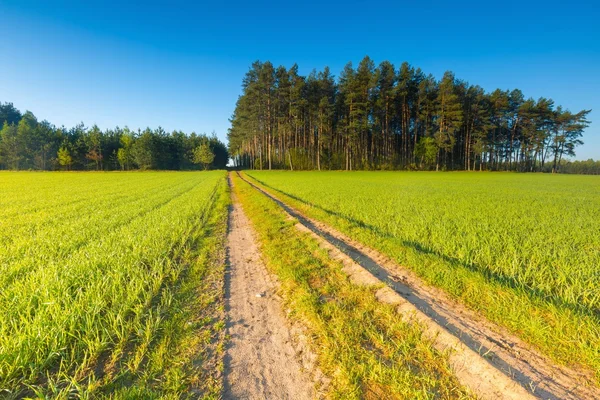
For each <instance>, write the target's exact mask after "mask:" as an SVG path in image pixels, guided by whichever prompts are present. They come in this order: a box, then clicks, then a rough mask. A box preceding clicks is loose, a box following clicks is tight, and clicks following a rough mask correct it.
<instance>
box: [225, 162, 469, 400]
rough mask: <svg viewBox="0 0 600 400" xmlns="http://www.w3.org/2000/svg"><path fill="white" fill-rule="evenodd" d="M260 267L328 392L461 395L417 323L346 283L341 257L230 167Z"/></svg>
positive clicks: (345, 396) (373, 395)
mask: <svg viewBox="0 0 600 400" xmlns="http://www.w3.org/2000/svg"><path fill="white" fill-rule="evenodd" d="M232 177H233V180H234V183H235V184H234V191H235V193H236V195H237V197H238V198H239V200H240V202H241V204H242V207H243V209H244V211H245V213H246V214H247V215H248V217H249V218H250V220H251V222H252V224H253V226H254V228H255V230H256V232H257V235H258V239H259V242H260V247H261V251H262V254H263V257H264V259H265V262H266V264H267V267H268V268H269V270H270V271H271V272H273V273H275V274H276V275H277V277H278V279H279V281H280V282H281V291H282V296H283V298H284V302H285V304H286V307H288V308H289V309H290V310H291V316H292V318H295V319H298V320H300V321H301V322H302V324H303V325H305V326H306V327H307V328H308V330H309V332H310V334H311V347H312V348H313V351H315V352H316V353H317V355H318V358H319V366H320V368H321V369H322V370H323V372H324V373H325V374H326V375H327V376H329V377H331V379H332V380H331V384H330V385H329V386H328V391H329V393H328V397H330V398H335V399H387V398H410V399H422V398H468V397H470V396H469V394H468V391H467V390H466V389H465V388H463V387H461V385H460V384H459V382H458V381H457V379H456V378H455V377H454V375H453V374H452V371H451V369H450V367H449V365H448V362H447V357H446V355H444V354H441V353H439V352H438V351H436V350H435V349H433V347H432V345H431V342H430V341H429V340H427V339H426V338H424V337H423V335H422V330H421V328H420V327H419V326H416V325H411V324H409V323H407V322H405V321H403V320H402V318H401V317H400V316H399V315H398V314H397V312H396V311H395V309H394V307H392V306H389V305H385V304H382V303H380V302H378V301H377V299H376V298H375V293H374V292H375V290H374V288H368V287H361V286H358V285H355V284H352V283H350V281H349V278H348V277H347V276H346V275H345V274H344V273H343V272H342V270H341V268H342V266H341V264H340V263H339V262H337V261H334V260H332V259H331V258H330V257H329V256H328V254H327V252H326V251H325V250H323V249H321V248H320V247H319V245H318V243H317V242H316V240H314V239H313V238H311V237H310V236H309V235H308V234H306V233H302V232H300V231H298V230H297V229H296V228H295V226H294V225H295V222H294V221H291V220H289V219H286V214H285V213H284V212H283V210H281V209H280V208H279V206H277V204H275V203H274V202H273V201H272V200H270V199H268V198H267V197H266V196H264V195H263V194H261V193H259V192H258V191H256V190H255V189H253V188H252V187H251V186H250V185H248V184H247V183H246V182H243V181H242V180H241V179H239V178H238V177H236V176H234V175H233V174H232Z"/></svg>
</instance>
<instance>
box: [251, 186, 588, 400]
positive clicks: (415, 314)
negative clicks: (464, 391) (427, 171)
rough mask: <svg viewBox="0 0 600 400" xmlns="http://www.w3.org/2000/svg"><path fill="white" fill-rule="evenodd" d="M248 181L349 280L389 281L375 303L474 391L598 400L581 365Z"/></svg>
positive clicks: (481, 394)
mask: <svg viewBox="0 0 600 400" xmlns="http://www.w3.org/2000/svg"><path fill="white" fill-rule="evenodd" d="M249 183H250V184H251V185H253V186H254V187H255V188H257V189H258V190H260V191H262V192H263V193H265V194H266V195H267V196H269V197H271V198H273V199H274V200H275V201H276V202H277V203H278V204H279V205H280V206H281V207H282V208H283V209H284V210H285V211H286V212H287V213H288V214H289V215H290V216H291V217H293V218H295V219H296V220H298V221H299V223H298V224H297V227H298V228H299V229H302V230H305V231H308V232H310V233H312V234H313V236H314V237H315V238H317V239H318V240H319V241H320V243H321V246H322V247H324V248H326V249H327V250H328V251H329V253H330V255H331V256H332V257H334V258H336V259H338V260H340V261H341V262H342V264H343V265H344V271H345V272H346V273H347V274H348V275H349V276H350V277H351V278H352V279H353V280H354V281H355V282H357V283H360V284H365V285H376V284H380V283H381V282H384V283H385V284H386V285H387V286H386V287H384V288H382V289H381V290H380V291H379V292H378V297H379V299H380V301H382V302H386V303H391V304H395V305H397V306H398V312H399V313H400V314H402V315H403V316H405V317H406V318H409V319H414V320H416V321H418V322H419V323H421V324H422V326H424V328H425V334H426V336H428V337H430V338H432V339H433V340H434V343H435V346H436V347H437V348H439V349H440V350H442V351H445V350H450V351H451V353H450V359H449V362H450V364H451V367H452V368H453V370H454V372H455V374H456V376H457V378H458V379H459V380H460V381H461V383H462V384H463V385H465V386H467V387H469V388H470V389H471V390H472V391H473V392H474V393H475V394H477V395H478V397H481V398H489V399H497V398H512V399H521V398H523V399H525V398H531V397H538V398H543V399H600V390H598V388H597V387H596V386H594V385H593V383H592V380H593V378H592V376H591V375H590V374H589V373H588V372H587V371H579V370H574V369H571V368H567V367H564V366H559V365H556V364H555V363H553V362H552V361H551V360H549V359H548V358H547V357H545V356H543V355H541V354H540V353H539V352H537V351H536V350H535V349H533V348H531V346H528V345H527V344H526V343H524V342H523V341H522V340H520V339H519V338H517V337H516V336H514V335H512V334H510V333H509V332H507V331H506V330H505V329H503V328H502V327H499V326H497V325H495V324H492V323H490V322H489V321H487V320H486V319H484V318H483V317H482V316H480V315H478V314H477V313H475V312H473V311H471V310H469V309H467V308H465V307H464V306H462V305H461V304H458V303H457V302H456V301H454V300H452V299H450V298H449V297H448V296H447V295H446V294H445V293H444V292H443V291H441V290H439V289H436V288H432V287H430V286H428V285H426V284H424V283H423V282H422V281H421V280H420V279H419V278H418V277H417V276H416V275H415V274H414V273H412V271H410V270H408V269H407V268H404V267H402V266H400V265H397V264H396V263H395V262H393V261H392V260H390V259H389V258H387V257H385V256H384V255H382V254H381V253H379V252H377V251H375V250H373V249H370V248H368V247H366V246H363V245H362V244H360V243H358V242H356V241H354V240H352V239H350V238H348V237H347V236H345V235H343V234H342V233H340V232H339V231H337V230H335V229H333V228H331V227H330V226H328V225H326V224H323V223H322V222H319V221H316V220H313V219H310V218H308V217H306V216H305V215H303V214H301V213H300V212H298V210H296V209H294V208H293V207H291V206H289V205H288V204H286V203H284V202H282V201H281V199H280V198H279V197H277V196H276V195H275V194H273V193H272V192H271V191H269V190H266V189H264V188H262V187H258V186H256V185H255V184H254V183H253V182H249Z"/></svg>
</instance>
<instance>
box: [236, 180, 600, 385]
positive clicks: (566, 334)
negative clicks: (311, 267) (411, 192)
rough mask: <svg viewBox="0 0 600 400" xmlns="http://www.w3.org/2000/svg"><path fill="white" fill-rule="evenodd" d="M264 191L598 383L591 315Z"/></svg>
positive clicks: (599, 356)
mask: <svg viewBox="0 0 600 400" xmlns="http://www.w3.org/2000/svg"><path fill="white" fill-rule="evenodd" d="M245 176H248V175H245ZM250 179H251V180H252V181H253V182H254V183H255V184H258V185H259V186H262V187H265V184H264V183H262V182H261V181H259V180H257V179H256V178H254V177H252V176H250ZM266 189H267V190H270V191H272V192H273V193H274V194H276V195H277V196H278V197H279V198H280V199H281V200H283V201H285V202H286V203H288V204H290V205H291V206H293V207H294V208H296V209H297V210H299V211H300V212H302V213H304V214H305V215H307V216H309V217H311V218H314V219H316V220H320V221H323V222H325V223H328V224H330V225H331V226H333V227H335V228H336V229H338V230H340V231H341V232H343V233H344V234H346V235H348V236H349V237H351V238H353V239H355V240H357V241H359V242H361V243H363V244H365V245H367V246H371V247H372V248H374V249H376V250H378V251H380V252H382V253H383V254H386V255H387V256H389V257H390V258H391V259H393V260H395V261H396V262H398V263H399V264H401V265H405V266H407V267H409V268H411V269H412V270H414V271H415V272H416V273H417V274H418V275H419V276H420V277H421V278H423V279H424V281H425V282H427V283H428V284H431V285H433V286H437V287H440V288H442V289H444V290H445V291H446V292H447V293H449V294H450V295H451V296H452V297H454V298H456V299H458V300H460V301H461V302H463V303H464V304H465V305H467V306H468V307H470V308H471V309H473V310H476V311H478V312H480V313H481V314H483V315H484V316H485V317H487V318H488V319H489V320H491V321H493V322H496V323H498V324H500V325H503V326H505V327H507V328H508V329H509V330H510V331H512V332H514V333H515V334H517V335H518V336H520V337H521V338H522V339H523V340H525V341H527V342H529V343H531V344H533V345H534V346H536V347H537V348H539V349H540V350H541V352H543V353H545V354H546V355H548V356H550V357H551V358H552V359H554V360H555V361H558V362H559V363H563V364H567V365H571V366H580V365H583V366H584V367H585V368H590V369H591V370H592V371H593V372H594V373H595V380H596V384H600V328H599V326H600V325H599V324H598V321H599V319H598V315H597V314H596V313H594V312H593V311H583V310H579V309H576V308H573V307H568V306H564V305H561V304H560V303H557V302H554V301H552V299H547V298H543V297H540V296H538V295H536V294H534V293H531V291H528V290H526V289H525V288H522V287H510V286H507V285H505V284H504V283H503V282H497V281H495V280H493V279H490V277H489V276H488V275H486V274H485V273H482V272H481V271H473V270H471V269H469V268H467V267H465V266H463V265H462V264H461V263H460V262H458V261H454V260H448V259H445V258H444V257H440V256H439V255H437V254H435V253H433V252H422V251H418V250H415V249H414V248H411V247H410V246H404V245H403V244H402V242H401V241H400V240H395V239H394V238H390V237H385V238H382V237H381V235H380V234H379V233H377V232H374V231H372V230H370V229H369V227H366V226H363V225H361V224H360V223H358V222H355V221H352V220H350V219H347V218H344V217H342V216H338V215H334V214H332V213H331V212H327V211H326V210H323V209H321V208H319V207H317V206H314V205H312V204H311V203H310V202H308V201H307V200H306V199H300V198H294V197H293V196H292V195H288V193H285V192H282V191H279V190H277V189H276V188H273V187H271V186H268V187H266Z"/></svg>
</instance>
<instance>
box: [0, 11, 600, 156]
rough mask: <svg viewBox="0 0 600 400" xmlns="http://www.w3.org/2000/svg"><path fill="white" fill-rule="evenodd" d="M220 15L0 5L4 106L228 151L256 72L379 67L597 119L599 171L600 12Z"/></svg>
mask: <svg viewBox="0 0 600 400" xmlns="http://www.w3.org/2000/svg"><path fill="white" fill-rule="evenodd" d="M142 3H143V5H142ZM217 3H218V2H217V1H213V2H210V3H207V4H202V3H201V2H183V1H169V2H167V1H160V2H159V1H151V0H149V1H146V2H127V1H112V0H105V1H97V0H89V1H61V0H56V1H52V2H49V1H33V0H0V21H1V23H0V101H10V102H13V103H14V104H15V106H16V107H17V108H19V109H21V110H22V111H24V110H31V111H33V112H34V113H35V114H36V116H38V118H40V119H47V120H49V121H50V122H52V123H54V124H56V125H65V126H68V127H70V126H73V125H74V124H76V123H78V122H80V121H83V122H85V123H86V125H88V126H90V125H92V124H94V123H97V124H98V125H99V126H100V127H101V128H109V127H114V126H116V125H119V126H125V125H128V126H129V127H130V128H138V127H141V128H144V127H146V126H150V127H157V126H159V125H160V126H162V127H163V128H165V129H167V130H173V129H181V130H184V131H186V132H191V131H196V132H207V133H210V132H211V131H215V132H216V133H217V135H218V136H219V137H221V138H222V139H223V140H224V139H225V137H226V136H225V135H226V132H227V128H228V127H229V122H228V118H229V117H230V115H231V113H232V112H233V109H234V106H235V101H236V99H237V96H238V95H239V94H240V90H241V88H240V84H241V80H242V77H243V75H244V73H245V72H246V71H247V70H248V67H249V66H250V64H251V63H252V62H253V61H255V60H257V59H260V60H263V61H265V60H270V61H271V62H273V63H274V64H276V65H279V64H283V65H285V66H288V67H289V66H291V65H292V64H293V63H294V62H296V63H298V64H299V67H300V72H301V73H305V74H308V73H309V72H310V70H312V69H313V68H316V69H322V68H323V67H324V66H326V65H328V66H330V67H331V69H332V72H333V73H334V74H338V73H339V72H340V71H341V70H342V68H343V66H344V64H345V63H346V62H348V61H352V62H354V63H355V65H356V64H357V63H358V62H359V61H360V60H361V59H362V57H363V56H365V55H369V56H370V57H371V58H373V59H374V61H375V62H376V63H379V62H381V61H383V60H389V61H391V62H393V63H394V64H396V65H398V66H399V65H400V63H401V62H403V61H408V62H409V63H411V64H412V65H414V66H417V67H421V68H422V69H423V70H424V71H425V72H427V73H429V72H431V73H433V74H434V75H435V76H436V77H438V78H439V77H441V76H442V74H443V73H444V71H445V70H452V71H454V72H455V73H456V76H457V77H458V78H461V79H464V80H467V81H468V82H470V83H472V84H479V85H481V86H482V87H483V88H485V89H486V90H488V91H489V90H493V89H495V88H497V87H499V88H502V89H512V88H519V89H521V90H522V91H523V92H524V94H525V96H527V97H529V96H531V97H534V98H537V97H540V96H546V97H550V98H552V99H554V100H555V102H556V104H557V105H558V104H561V105H563V106H564V107H565V108H569V109H571V110H572V111H579V110H581V109H584V108H585V109H590V108H591V109H593V111H592V113H591V114H590V119H591V120H592V121H593V123H592V125H591V126H590V128H588V129H587V131H586V134H585V137H584V141H585V142H586V144H585V145H584V146H583V147H581V148H579V150H578V157H577V158H580V159H587V158H590V157H591V158H595V159H600V28H599V26H600V22H599V21H600V7H599V6H598V5H597V4H596V5H595V4H594V2H593V1H587V2H583V1H571V2H566V1H554V0H548V1H538V0H532V1H528V0H520V1H513V0H506V1H498V2H486V1H477V2H468V1H452V2H442V1H433V0H429V1H427V0H421V1H410V2H402V1H389V2H385V1H379V2H375V1H355V2H353V1H340V2H327V3H323V2H313V1H305V2H282V3H274V2H273V3H270V2H264V1H247V2H238V1H229V2H226V3H224V4H217Z"/></svg>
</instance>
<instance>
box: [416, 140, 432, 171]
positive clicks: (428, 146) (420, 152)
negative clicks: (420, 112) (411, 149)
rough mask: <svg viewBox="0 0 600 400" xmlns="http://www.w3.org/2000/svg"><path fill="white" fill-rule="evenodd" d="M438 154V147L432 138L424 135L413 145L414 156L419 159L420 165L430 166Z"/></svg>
mask: <svg viewBox="0 0 600 400" xmlns="http://www.w3.org/2000/svg"><path fill="white" fill-rule="evenodd" d="M437 154H438V147H437V144H436V142H435V140H434V139H433V138H430V137H424V138H421V140H419V143H417V146H415V156H416V157H417V159H419V160H420V163H421V167H423V166H427V167H431V166H433V165H435V160H436V158H437Z"/></svg>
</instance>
